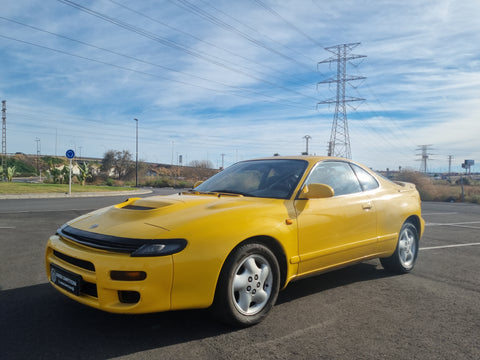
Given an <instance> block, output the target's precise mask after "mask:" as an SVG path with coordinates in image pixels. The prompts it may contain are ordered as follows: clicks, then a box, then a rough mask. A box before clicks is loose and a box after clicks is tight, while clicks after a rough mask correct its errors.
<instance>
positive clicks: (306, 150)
mask: <svg viewBox="0 0 480 360" xmlns="http://www.w3.org/2000/svg"><path fill="white" fill-rule="evenodd" d="M311 138H312V137H311V136H310V135H305V136H304V137H303V139H305V142H306V148H305V152H304V153H303V154H302V155H308V140H310V139H311Z"/></svg>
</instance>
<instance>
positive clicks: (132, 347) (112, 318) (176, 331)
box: [0, 284, 233, 359]
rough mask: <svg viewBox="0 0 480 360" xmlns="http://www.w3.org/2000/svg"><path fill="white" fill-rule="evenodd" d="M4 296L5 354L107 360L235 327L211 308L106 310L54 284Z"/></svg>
mask: <svg viewBox="0 0 480 360" xmlns="http://www.w3.org/2000/svg"><path fill="white" fill-rule="evenodd" d="M0 301H1V304H2V311H1V314H0V324H1V327H2V336H1V337H0V349H1V352H2V358H5V359H107V358H112V357H116V356H121V355H127V354H132V353H136V352H140V351H144V350H149V349H154V348H161V347H165V346H169V345H172V344H177V343H182V342H188V341H192V340H196V339H202V338H207V337H213V336H215V335H218V334H224V333H227V332H229V331H232V330H233V329H230V328H228V327H227V326H225V325H223V324H221V323H218V322H216V321H215V320H214V319H212V318H211V315H210V313H209V312H208V311H206V310H195V311H194V310H192V311H175V312H166V313H156V314H145V315H119V314H110V313H105V312H102V311H99V310H96V309H93V308H89V307H87V306H84V305H81V304H78V303H76V302H75V301H73V300H71V299H68V298H67V297H65V296H63V295H61V294H59V293H57V292H56V291H55V290H54V289H53V288H52V287H51V285H50V284H41V285H34V286H30V287H25V288H19V289H13V290H4V291H1V292H0Z"/></svg>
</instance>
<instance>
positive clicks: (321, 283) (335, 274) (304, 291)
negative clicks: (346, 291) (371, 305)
mask: <svg viewBox="0 0 480 360" xmlns="http://www.w3.org/2000/svg"><path fill="white" fill-rule="evenodd" d="M392 276H396V274H393V273H391V272H388V271H386V270H384V269H383V268H382V267H381V266H379V265H378V261H377V260H372V261H370V262H364V263H359V264H356V265H353V266H349V267H346V268H343V269H340V270H335V271H331V272H327V273H323V274H319V275H314V276H311V277H308V278H304V279H301V280H297V281H294V282H292V283H290V284H289V285H288V286H287V287H286V288H285V289H284V290H283V291H281V292H280V294H279V295H278V300H277V304H283V303H286V302H290V301H293V300H296V299H299V298H302V297H305V296H308V295H311V294H315V293H319V292H322V291H326V290H329V289H333V288H337V287H342V286H345V285H349V284H352V283H358V282H363V281H372V280H376V279H382V278H386V277H392Z"/></svg>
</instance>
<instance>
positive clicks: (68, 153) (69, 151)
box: [65, 150, 75, 159]
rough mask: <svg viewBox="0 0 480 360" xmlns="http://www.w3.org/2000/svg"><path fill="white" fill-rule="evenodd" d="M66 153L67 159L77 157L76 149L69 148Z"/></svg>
mask: <svg viewBox="0 0 480 360" xmlns="http://www.w3.org/2000/svg"><path fill="white" fill-rule="evenodd" d="M65 155H66V156H67V159H73V158H74V157H75V151H73V150H67V152H66V153H65Z"/></svg>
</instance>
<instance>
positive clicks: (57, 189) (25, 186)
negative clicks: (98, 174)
mask: <svg viewBox="0 0 480 360" xmlns="http://www.w3.org/2000/svg"><path fill="white" fill-rule="evenodd" d="M133 190H136V189H135V188H132V187H114V186H96V185H86V186H81V185H79V184H72V193H82V192H109V191H133ZM41 193H59V194H62V193H63V194H65V193H68V184H31V183H14V182H0V194H41Z"/></svg>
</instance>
